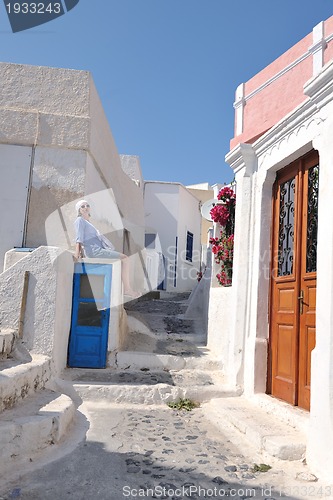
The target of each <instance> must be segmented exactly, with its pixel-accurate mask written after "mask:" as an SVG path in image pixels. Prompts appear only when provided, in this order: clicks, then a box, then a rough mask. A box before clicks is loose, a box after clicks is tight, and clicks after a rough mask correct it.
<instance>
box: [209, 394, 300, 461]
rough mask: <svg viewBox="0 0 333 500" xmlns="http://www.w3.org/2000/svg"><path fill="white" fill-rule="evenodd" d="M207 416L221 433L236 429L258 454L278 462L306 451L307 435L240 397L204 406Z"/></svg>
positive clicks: (217, 400)
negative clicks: (227, 427)
mask: <svg viewBox="0 0 333 500" xmlns="http://www.w3.org/2000/svg"><path fill="white" fill-rule="evenodd" d="M206 414H207V417H208V418H209V419H210V420H211V421H212V422H213V423H214V424H215V425H216V426H217V427H219V426H220V427H222V428H223V429H224V430H225V428H226V425H230V426H232V427H233V428H234V429H237V431H238V433H240V434H241V435H242V436H243V437H245V438H246V440H247V441H248V443H250V444H251V445H252V446H254V448H255V449H256V450H257V451H258V452H261V453H262V452H264V453H267V454H268V455H271V456H273V457H276V458H279V459H281V460H300V459H301V458H302V457H303V455H304V453H305V450H306V433H305V432H303V430H300V429H299V428H295V427H294V426H292V425H290V423H288V422H286V421H283V420H281V419H280V418H279V417H277V416H276V415H275V414H274V413H273V414H272V413H269V412H267V411H265V409H264V407H262V406H260V405H259V404H255V403H254V401H251V400H249V399H246V398H244V397H243V396H241V397H236V398H224V399H215V400H211V401H209V403H207V405H206Z"/></svg>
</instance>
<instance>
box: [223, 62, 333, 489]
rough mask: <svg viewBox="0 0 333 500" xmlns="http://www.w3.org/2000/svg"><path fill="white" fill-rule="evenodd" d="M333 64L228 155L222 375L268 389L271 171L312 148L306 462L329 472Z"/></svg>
mask: <svg viewBox="0 0 333 500" xmlns="http://www.w3.org/2000/svg"><path fill="white" fill-rule="evenodd" d="M332 78H333V62H331V63H328V64H327V65H326V66H324V67H323V69H322V70H321V72H320V73H318V74H317V75H316V76H315V77H313V78H312V79H311V80H310V81H309V82H307V83H306V84H305V86H304V89H305V93H306V95H308V96H309V99H308V100H307V101H305V102H304V103H303V104H302V105H300V106H298V107H297V108H296V109H295V110H294V111H293V112H292V113H290V114H289V115H288V116H287V117H285V118H284V119H283V120H282V121H281V122H279V123H277V124H276V125H275V126H274V127H273V128H272V129H270V130H269V131H268V132H266V133H265V134H264V135H263V136H262V137H260V138H259V139H258V140H257V141H256V142H254V143H253V144H252V145H250V144H240V145H238V146H237V147H236V148H235V149H234V150H232V151H231V152H230V153H229V154H228V155H227V158H226V160H227V162H228V163H229V164H230V165H231V167H232V168H233V170H234V172H235V176H236V181H237V205H236V224H235V259H234V276H233V286H232V298H231V306H230V323H229V340H228V341H229V348H228V349H227V350H226V353H227V358H228V359H227V360H226V373H227V376H228V378H229V380H230V381H231V383H232V384H234V385H237V384H238V385H239V386H240V387H241V388H243V390H244V393H245V395H248V396H251V395H253V394H254V393H258V392H259V393H260V392H265V391H266V377H267V352H268V336H269V324H268V312H269V270H270V256H271V250H270V231H271V224H272V186H273V184H274V181H275V177H276V172H277V171H278V170H280V169H282V168H283V167H285V166H287V165H289V164H290V163H291V162H293V161H294V160H296V159H298V158H300V157H301V156H302V155H304V154H305V153H307V152H309V151H311V150H312V149H316V150H317V151H318V154H319V165H320V176H319V205H318V245H317V262H318V266H317V301H316V347H315V348H314V350H313V351H312V354H311V357H312V362H311V409H310V414H309V420H310V422H309V423H310V425H309V433H308V443H307V451H306V459H307V463H308V464H309V465H310V467H311V468H312V470H313V471H314V472H315V473H316V474H317V475H318V476H319V477H321V478H328V479H330V478H331V477H332V470H333V459H332V453H331V450H332V447H333V378H332V370H333V321H332V314H333V302H332V300H333V299H332V297H333V291H332V290H333V274H332V272H331V270H332V269H333V252H332V247H333V240H332V235H333V222H332V221H333V198H332V188H331V186H332V185H333V179H332V164H333V156H332V147H331V138H332V133H333V120H332V118H331V117H332V115H333V92H332V85H331V81H332Z"/></svg>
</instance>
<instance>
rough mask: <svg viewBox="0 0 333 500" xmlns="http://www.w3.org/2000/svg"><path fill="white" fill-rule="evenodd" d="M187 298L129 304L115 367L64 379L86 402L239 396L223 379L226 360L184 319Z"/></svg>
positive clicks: (68, 373) (160, 401)
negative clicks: (212, 351)
mask: <svg viewBox="0 0 333 500" xmlns="http://www.w3.org/2000/svg"><path fill="white" fill-rule="evenodd" d="M188 297H189V294H180V293H178V294H168V293H165V292H164V293H163V294H162V296H161V298H152V299H151V298H148V299H147V298H146V297H144V298H143V299H141V300H136V301H132V302H130V303H127V304H126V306H125V308H126V312H127V316H128V326H129V332H128V335H127V341H126V345H125V346H124V347H123V350H122V351H120V352H118V353H117V356H116V359H115V368H106V369H104V370H87V369H85V370H82V369H81V370H80V369H68V370H66V372H65V374H64V377H65V378H66V379H67V380H72V382H73V384H74V388H75V390H76V391H77V392H78V394H79V395H80V397H81V398H82V399H83V400H85V399H89V400H103V399H104V400H105V399H107V400H109V401H112V402H117V403H125V402H126V403H133V404H165V403H167V402H170V401H176V400H179V399H187V398H188V399H191V400H194V401H197V402H203V401H209V400H210V399H212V398H220V397H226V396H230V397H231V396H234V395H236V394H237V391H235V390H233V389H230V388H229V387H228V386H227V385H226V383H225V381H224V379H223V376H222V374H221V373H222V371H221V368H222V366H221V361H220V360H219V359H217V358H214V356H213V354H212V353H211V352H210V351H209V350H208V349H207V347H206V338H205V333H204V332H203V331H202V329H201V328H200V326H199V325H198V323H197V322H196V321H195V320H189V319H185V317H184V312H185V311H186V308H187V304H188Z"/></svg>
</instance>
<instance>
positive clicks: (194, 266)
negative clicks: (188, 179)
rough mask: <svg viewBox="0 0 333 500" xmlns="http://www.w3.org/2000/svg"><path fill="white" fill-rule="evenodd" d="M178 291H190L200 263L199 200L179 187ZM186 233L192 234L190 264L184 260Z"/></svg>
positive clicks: (195, 279) (194, 282)
mask: <svg viewBox="0 0 333 500" xmlns="http://www.w3.org/2000/svg"><path fill="white" fill-rule="evenodd" d="M178 206H179V212H178V289H179V291H190V290H192V289H193V287H194V285H195V284H196V282H197V272H198V271H199V270H200V262H201V213H200V210H199V200H198V199H197V198H196V197H195V196H194V195H193V194H192V193H191V192H190V191H188V190H187V189H186V188H185V187H184V186H180V187H179V205H178ZM187 231H189V232H190V233H192V234H193V255H192V262H190V261H187V260H186V240H187Z"/></svg>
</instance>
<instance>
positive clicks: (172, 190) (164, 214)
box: [144, 182, 179, 290]
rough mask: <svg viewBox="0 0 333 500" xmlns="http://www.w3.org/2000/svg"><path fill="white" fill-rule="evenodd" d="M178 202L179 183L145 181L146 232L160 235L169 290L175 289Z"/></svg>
mask: <svg viewBox="0 0 333 500" xmlns="http://www.w3.org/2000/svg"><path fill="white" fill-rule="evenodd" d="M178 203H179V197H178V185H175V184H170V183H159V182H145V184H144V210H145V225H146V232H147V233H155V234H157V235H158V238H159V242H160V246H161V250H162V253H163V254H164V256H165V257H166V258H167V262H166V266H167V290H171V289H173V290H174V286H173V285H174V282H173V280H174V272H175V248H176V247H175V245H176V236H177V227H178V223H177V218H178Z"/></svg>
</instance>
